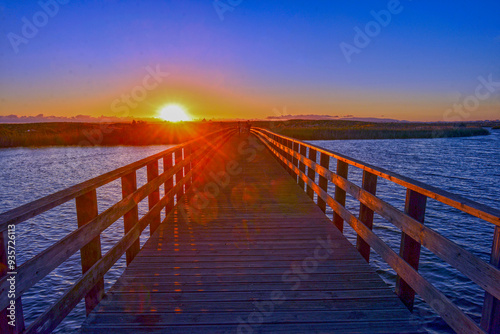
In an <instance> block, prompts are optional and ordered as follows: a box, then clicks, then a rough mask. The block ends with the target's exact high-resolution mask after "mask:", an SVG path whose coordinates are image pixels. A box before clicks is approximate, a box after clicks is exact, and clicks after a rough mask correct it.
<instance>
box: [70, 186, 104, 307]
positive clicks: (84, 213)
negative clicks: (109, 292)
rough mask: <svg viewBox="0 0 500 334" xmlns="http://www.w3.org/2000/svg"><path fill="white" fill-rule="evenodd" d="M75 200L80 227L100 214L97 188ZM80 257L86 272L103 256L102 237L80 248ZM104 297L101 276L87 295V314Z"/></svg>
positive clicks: (83, 271)
mask: <svg viewBox="0 0 500 334" xmlns="http://www.w3.org/2000/svg"><path fill="white" fill-rule="evenodd" d="M75 201H76V219H77V222H78V227H82V226H84V225H86V224H88V223H89V222H90V221H91V220H92V219H94V218H95V217H97V215H98V214H99V212H98V209H97V192H96V190H95V189H93V190H91V191H89V192H88V193H86V194H83V195H81V196H79V197H77V198H76V199H75ZM80 257H81V262H82V273H83V274H85V273H86V272H87V271H88V270H89V269H90V268H91V267H92V266H93V265H94V264H95V263H96V262H97V261H99V260H100V259H101V257H102V254H101V237H100V236H97V237H95V238H94V239H93V240H92V241H91V242H89V243H88V244H86V245H85V246H83V247H82V249H80ZM103 297H104V278H103V277H101V278H100V279H99V281H98V282H97V283H96V285H94V287H92V289H90V291H89V292H88V293H87V295H86V296H85V310H86V312H87V315H89V313H90V312H91V311H92V310H93V309H94V308H95V307H96V306H97V304H99V302H100V301H101V299H102V298H103Z"/></svg>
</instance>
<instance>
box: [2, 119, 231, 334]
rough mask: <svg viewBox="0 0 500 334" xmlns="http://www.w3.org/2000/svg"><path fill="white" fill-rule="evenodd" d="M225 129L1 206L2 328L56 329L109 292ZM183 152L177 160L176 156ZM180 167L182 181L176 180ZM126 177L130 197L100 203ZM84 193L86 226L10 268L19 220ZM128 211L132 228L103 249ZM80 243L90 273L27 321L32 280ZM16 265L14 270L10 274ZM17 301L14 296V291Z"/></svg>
mask: <svg viewBox="0 0 500 334" xmlns="http://www.w3.org/2000/svg"><path fill="white" fill-rule="evenodd" d="M234 131H235V130H234V129H225V130H220V131H217V132H214V133H211V134H209V135H206V136H203V137H199V138H197V139H195V140H192V141H189V142H187V143H184V144H181V145H178V146H175V147H173V148H171V149H168V150H166V151H164V152H161V153H158V154H155V155H153V156H150V157H148V158H146V159H143V160H140V161H137V162H135V163H132V164H129V165H127V166H125V167H122V168H119V169H116V170H114V171H112V172H109V173H107V174H103V175H101V176H99V177H96V178H94V179H91V180H88V181H86V182H83V183H80V184H77V185H75V186H72V187H70V188H67V189H64V190H62V191H59V192H57V193H54V194H52V195H49V196H47V197H44V198H41V199H39V200H36V201H34V202H31V203H28V204H25V205H23V206H21V207H18V208H16V209H13V210H11V211H8V212H5V213H3V214H0V277H1V279H0V310H3V311H2V314H0V317H1V318H0V332H1V333H10V332H16V333H22V332H23V333H24V332H25V333H48V332H51V331H52V330H53V329H54V328H56V326H57V325H58V324H59V323H60V322H61V321H62V320H63V319H64V318H65V317H66V316H67V315H68V314H69V313H70V311H71V310H72V309H73V308H74V307H75V306H76V305H77V304H78V303H79V302H80V300H82V299H83V298H85V306H86V311H87V314H88V313H89V312H90V311H92V309H93V308H94V307H95V306H96V305H97V304H98V303H99V301H100V300H101V299H102V297H103V296H104V280H103V277H104V274H105V273H106V272H108V270H109V269H110V268H111V267H112V266H113V264H114V263H115V262H116V261H117V260H118V259H120V257H121V256H122V255H123V254H124V253H126V259H127V265H128V264H129V263H130V262H131V261H132V260H133V258H134V257H135V256H136V255H137V253H138V252H139V250H140V243H139V237H140V235H141V233H142V231H143V230H144V229H145V228H146V227H147V226H148V225H150V233H151V234H153V233H154V232H155V230H156V228H157V227H158V225H159V224H160V222H161V221H160V217H161V216H160V214H161V211H162V210H163V208H165V210H166V211H165V214H168V213H169V212H170V211H171V210H172V208H173V207H174V198H175V199H176V200H177V202H178V201H179V200H180V198H181V197H182V196H183V195H184V194H185V193H186V191H187V190H188V189H189V186H190V185H191V183H192V181H193V178H195V177H196V176H197V175H199V174H200V172H201V171H200V169H201V168H203V166H204V165H205V164H206V162H207V160H209V159H211V157H212V156H213V154H212V153H213V151H214V150H217V149H218V148H219V147H220V146H221V145H222V144H223V143H224V142H225V141H226V140H227V139H228V138H229V136H231V135H232V133H233V132H234ZM174 158H175V164H173V163H172V162H173V160H174ZM160 159H163V169H164V170H163V173H161V174H160V173H159V169H158V162H159V160H160ZM144 167H146V168H147V183H146V184H145V185H144V186H142V187H140V188H137V180H136V173H137V170H139V169H141V168H144ZM174 175H175V184H174V178H173V177H174ZM119 178H121V184H122V195H123V197H122V199H121V200H120V201H118V202H117V203H116V204H114V205H113V206H112V207H110V208H109V209H107V210H105V211H104V212H101V213H99V212H98V210H97V191H98V190H99V187H102V186H103V185H105V184H108V183H110V182H112V181H114V180H117V179H119ZM161 185H164V189H165V195H164V196H163V197H162V198H160V192H159V188H160V186H161ZM146 197H148V204H149V211H148V212H147V213H146V214H145V215H144V216H143V217H142V218H141V219H139V215H138V207H137V204H138V203H139V202H141V201H142V200H143V199H145V198H146ZM73 199H74V200H75V201H76V211H77V222H78V229H76V230H74V231H73V232H72V233H70V234H68V235H67V236H65V237H64V238H62V239H61V240H59V241H58V242H56V243H55V244H53V245H52V246H50V247H49V248H47V249H45V250H43V251H42V252H40V253H39V254H37V255H36V256H34V257H33V258H31V259H29V260H27V261H26V262H25V263H23V264H22V265H21V266H19V267H18V268H15V269H13V268H10V269H8V265H9V264H11V265H12V264H13V262H10V263H9V260H11V259H9V257H8V254H9V252H8V230H12V229H15V228H16V225H18V224H20V223H22V222H24V221H26V220H28V219H30V218H32V217H35V216H37V215H39V214H41V213H43V212H45V211H47V210H50V209H53V208H55V207H57V206H59V205H61V204H63V203H66V202H68V201H70V200H73ZM121 217H123V218H124V227H125V228H124V230H125V233H124V234H125V235H124V236H123V238H121V240H119V241H118V242H117V243H116V244H115V245H114V246H113V247H112V248H111V249H110V250H109V251H108V252H107V253H106V254H104V255H102V254H101V242H100V235H101V232H103V231H104V230H105V229H107V228H108V227H109V226H111V225H112V224H113V223H114V222H116V221H117V220H118V219H119V218H121ZM77 251H80V253H81V263H82V276H81V277H80V278H79V279H78V280H77V281H76V282H75V283H74V284H73V285H72V286H71V288H69V289H68V290H67V291H65V293H64V294H63V295H62V296H61V297H60V298H58V299H57V301H56V302H55V303H54V304H53V305H51V306H50V308H49V309H47V310H46V311H45V312H44V313H43V314H42V315H40V316H39V317H38V318H37V319H36V320H35V321H34V322H33V323H31V324H29V325H28V327H27V328H25V324H24V319H23V312H22V305H21V296H22V294H23V293H24V292H26V291H27V290H28V289H29V288H31V287H32V286H33V285H35V284H36V283H37V282H39V281H40V280H41V279H43V278H44V277H46V276H47V275H48V274H49V273H50V272H52V271H53V270H54V269H55V268H57V267H58V266H60V265H61V264H62V263H63V262H64V261H66V260H67V259H68V258H69V257H70V256H72V255H73V254H75V253H76V252H77ZM10 272H15V274H13V275H14V277H15V294H16V297H15V298H17V299H16V302H15V307H16V311H15V315H16V327H15V328H13V327H12V326H10V325H8V323H7V322H8V320H9V319H8V318H7V314H8V312H9V310H8V309H7V307H9V305H10V303H11V301H10V300H11V297H9V296H8V293H9V287H10V281H9V277H11V276H12V275H11V274H10ZM7 273H9V275H8V274H7ZM12 301H13V299H12Z"/></svg>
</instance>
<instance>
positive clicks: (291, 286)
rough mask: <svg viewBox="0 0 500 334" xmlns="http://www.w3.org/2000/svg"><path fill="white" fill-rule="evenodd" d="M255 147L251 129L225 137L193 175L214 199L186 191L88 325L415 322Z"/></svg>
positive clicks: (365, 325) (413, 327)
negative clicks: (247, 133)
mask: <svg viewBox="0 0 500 334" xmlns="http://www.w3.org/2000/svg"><path fill="white" fill-rule="evenodd" d="M252 145H254V147H252ZM255 147H257V145H256V144H251V143H250V144H249V142H248V138H247V137H245V136H244V135H240V136H238V135H235V136H233V137H232V138H231V139H230V140H229V141H228V142H227V143H226V144H225V145H224V146H223V148H222V150H220V151H219V152H218V153H217V154H216V155H215V156H214V158H213V160H211V161H210V163H209V164H208V165H207V166H206V167H205V172H206V173H205V174H204V177H205V179H200V180H197V181H196V182H195V183H194V186H195V187H196V189H198V190H199V191H200V192H203V191H205V190H208V191H209V192H211V193H213V194H214V197H213V198H211V199H210V201H209V203H206V201H204V200H203V199H201V200H200V198H199V196H198V202H197V203H194V202H193V197H195V199H196V196H194V195H196V192H194V193H191V194H189V195H187V196H185V197H184V198H183V201H182V203H183V204H182V205H181V206H182V208H181V207H180V206H179V205H178V206H177V207H176V209H175V210H174V211H173V212H172V213H171V214H170V215H169V216H168V217H167V218H166V219H165V221H163V223H162V224H161V225H160V227H159V228H158V230H157V231H156V233H155V234H154V235H153V236H152V237H151V238H150V239H149V240H148V241H147V243H146V244H145V246H144V247H143V249H142V250H141V251H140V252H139V254H138V255H137V257H136V258H135V259H134V260H133V261H132V262H131V263H130V265H129V266H128V267H127V269H126V270H125V272H124V274H123V276H122V277H121V278H120V279H119V280H118V281H117V283H116V284H115V285H114V286H113V288H112V289H111V290H110V291H109V292H108V293H107V294H106V296H105V297H104V299H103V300H102V301H101V302H100V304H99V305H98V306H97V307H96V308H95V309H94V311H93V312H92V313H91V314H90V315H89V317H88V319H87V320H86V322H85V323H84V325H83V326H82V332H83V333H198V332H203V333H278V332H284V333H334V332H335V333H350V332H353V333H409V332H416V331H418V328H417V325H418V324H417V323H416V321H412V320H411V314H410V312H409V311H408V310H407V309H406V308H405V306H404V305H403V303H402V302H401V301H400V299H399V298H398V297H397V296H396V294H395V293H394V292H393V291H392V290H391V289H390V288H389V287H388V286H387V285H386V284H385V283H384V282H383V281H382V279H381V278H380V277H379V276H378V275H377V274H376V273H375V271H374V270H373V269H372V268H371V267H370V266H369V265H368V264H367V263H366V261H365V260H364V259H363V258H362V257H361V255H360V254H359V252H358V251H357V250H356V249H355V247H353V246H352V245H351V244H350V243H349V242H348V241H347V239H346V238H345V237H344V236H343V235H342V234H341V233H340V232H339V230H338V229H337V228H336V227H335V226H334V225H333V224H332V222H331V221H330V220H328V218H327V217H326V216H325V215H324V213H323V212H322V211H321V210H320V209H319V207H318V206H317V205H316V204H314V203H313V202H312V201H311V199H310V198H309V197H308V196H307V195H306V194H305V193H304V192H303V191H302V190H301V189H300V188H299V187H298V186H297V183H296V182H294V180H293V179H292V178H291V177H290V175H289V174H288V173H287V172H286V171H285V170H284V169H283V167H282V166H281V165H280V164H278V163H277V161H276V160H275V158H274V157H273V156H272V155H271V153H270V152H269V151H268V150H267V149H262V150H257V149H255ZM256 152H258V154H254V153H256ZM222 171H226V173H225V177H222ZM216 174H217V175H219V180H218V182H217V181H216V180H215V179H214V178H213V177H212V176H213V175H216ZM226 181H228V182H226ZM207 185H208V186H207ZM205 186H206V187H205ZM196 205H199V207H198V208H196Z"/></svg>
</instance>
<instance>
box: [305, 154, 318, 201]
mask: <svg viewBox="0 0 500 334" xmlns="http://www.w3.org/2000/svg"><path fill="white" fill-rule="evenodd" d="M316 152H317V151H316V150H315V149H313V148H311V147H309V155H308V157H309V160H311V161H313V162H316ZM307 176H308V177H309V179H310V180H311V181H313V182H315V178H316V173H315V172H314V169H312V168H307ZM306 189H307V190H306V192H307V195H308V196H309V197H310V198H311V199H314V191H313V190H312V188H311V187H307V188H306Z"/></svg>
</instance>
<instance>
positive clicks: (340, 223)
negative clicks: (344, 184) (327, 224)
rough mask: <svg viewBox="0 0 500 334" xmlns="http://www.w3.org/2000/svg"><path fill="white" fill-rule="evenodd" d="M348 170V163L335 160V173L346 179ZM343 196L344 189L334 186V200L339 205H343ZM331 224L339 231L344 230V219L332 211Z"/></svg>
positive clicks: (344, 193) (344, 194)
mask: <svg viewBox="0 0 500 334" xmlns="http://www.w3.org/2000/svg"><path fill="white" fill-rule="evenodd" d="M348 170H349V165H348V164H347V163H345V162H344V161H341V160H337V175H338V176H341V177H343V178H344V179H346V180H347V172H348ZM345 197H346V192H345V190H344V189H342V188H340V187H339V186H337V185H336V186H335V201H337V202H338V203H339V204H340V205H342V206H344V207H345ZM333 224H334V225H335V226H337V228H338V229H339V231H340V232H344V219H342V217H341V216H340V215H339V214H338V213H336V212H334V213H333Z"/></svg>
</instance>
